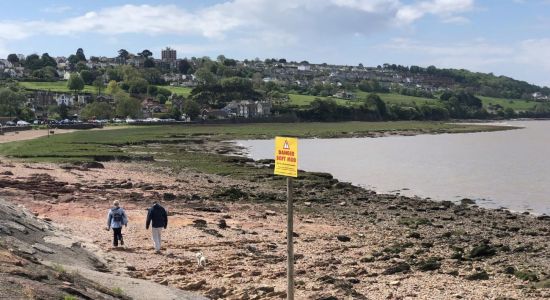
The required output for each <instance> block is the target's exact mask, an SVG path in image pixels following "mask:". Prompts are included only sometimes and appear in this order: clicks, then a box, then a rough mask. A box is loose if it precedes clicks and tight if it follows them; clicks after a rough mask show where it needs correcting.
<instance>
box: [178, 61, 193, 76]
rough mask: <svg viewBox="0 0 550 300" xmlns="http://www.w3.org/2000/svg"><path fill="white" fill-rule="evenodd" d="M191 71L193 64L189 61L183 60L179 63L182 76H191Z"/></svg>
mask: <svg viewBox="0 0 550 300" xmlns="http://www.w3.org/2000/svg"><path fill="white" fill-rule="evenodd" d="M190 70H191V64H190V63H189V61H187V59H183V60H181V61H180V62H179V63H178V71H179V72H180V73H181V74H189V73H188V72H189V71H190Z"/></svg>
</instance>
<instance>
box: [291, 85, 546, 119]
mask: <svg viewBox="0 0 550 300" xmlns="http://www.w3.org/2000/svg"><path fill="white" fill-rule="evenodd" d="M546 107H547V106H544V107H541V108H539V110H538V114H537V116H541V115H543V114H545V113H547V111H546V110H545V109H546ZM548 107H550V105H548ZM293 110H294V109H291V108H283V109H281V111H280V112H281V113H288V112H291V111H293ZM548 113H550V109H549V110H548ZM297 114H298V117H299V118H301V119H302V120H309V121H350V120H355V121H383V120H447V119H449V118H454V119H486V118H494V117H495V115H491V114H489V113H488V112H487V111H486V110H485V109H484V108H483V106H482V102H481V100H480V99H479V98H477V97H475V96H474V95H473V94H471V93H469V92H467V91H463V90H459V91H455V92H447V93H444V94H442V95H441V96H440V98H439V99H438V101H434V103H424V104H421V105H416V104H390V105H387V104H386V103H385V102H384V101H383V100H382V99H381V98H380V97H379V96H378V95H376V94H369V95H368V96H367V98H366V99H364V100H363V101H362V102H360V103H359V104H358V105H355V106H343V105H338V104H337V102H336V101H335V100H333V99H319V98H317V99H315V100H314V101H313V102H312V103H311V104H310V105H309V106H308V107H307V108H306V109H301V110H297ZM497 116H498V117H508V118H510V117H515V116H518V115H517V114H516V113H515V112H514V110H513V109H505V110H501V111H499V112H498V114H497ZM522 116H524V115H522ZM533 116H534V115H533Z"/></svg>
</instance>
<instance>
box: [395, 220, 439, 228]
mask: <svg viewBox="0 0 550 300" xmlns="http://www.w3.org/2000/svg"><path fill="white" fill-rule="evenodd" d="M397 223H398V224H399V225H405V226H407V227H409V228H414V229H415V228H418V226H421V225H431V224H432V222H431V221H430V220H429V219H426V218H401V219H399V221H398V222H397Z"/></svg>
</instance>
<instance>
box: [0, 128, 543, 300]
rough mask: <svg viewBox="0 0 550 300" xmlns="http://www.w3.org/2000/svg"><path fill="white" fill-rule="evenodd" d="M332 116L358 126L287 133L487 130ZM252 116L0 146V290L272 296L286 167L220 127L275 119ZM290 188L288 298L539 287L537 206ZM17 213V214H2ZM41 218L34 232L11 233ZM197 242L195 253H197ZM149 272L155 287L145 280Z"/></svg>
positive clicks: (303, 179) (281, 247)
mask: <svg viewBox="0 0 550 300" xmlns="http://www.w3.org/2000/svg"><path fill="white" fill-rule="evenodd" d="M262 126H264V127H262ZM269 126H271V125H269ZM342 126H344V125H342ZM345 126H355V127H354V128H352V129H353V130H351V128H346V129H342V128H336V129H334V126H333V127H332V129H331V130H332V131H331V132H330V133H327V132H328V131H327V130H325V134H326V135H323V134H304V135H300V134H293V135H294V136H325V137H326V136H384V135H387V134H419V133H441V132H456V131H459V132H464V131H466V132H468V131H480V130H494V128H485V127H483V128H482V127H476V128H471V127H470V128H469V129H465V128H467V126H466V125H455V126H459V127H445V128H442V126H439V127H438V125H430V126H432V128H431V129H428V128H426V127H423V128H420V129H419V128H416V129H415V128H413V127H415V126H417V125H415V124H414V122H413V123H408V124H406V127H407V128H404V127H405V124H397V125H395V124H394V125H393V128H391V129H387V128H386V129H384V128H382V129H372V127H371V128H370V130H369V128H367V127H365V128H362V130H359V129H358V128H357V126H363V125H357V124H355V125H349V124H346V125H345ZM369 126H370V125H369ZM373 126H382V125H373ZM384 126H387V125H384ZM422 126H427V125H422ZM444 126H449V125H444ZM257 127H260V129H258V128H256V129H255V130H256V131H255V132H254V134H250V130H248V133H247V134H241V133H243V132H247V128H243V127H242V126H235V127H232V128H230V129H227V128H226V129H223V130H222V129H216V128H212V127H200V126H199V127H198V128H192V129H185V130H182V129H178V128H171V127H170V128H164V129H158V128H156V127H154V128H153V127H148V128H137V129H136V128H125V129H116V130H108V131H88V132H75V133H67V134H62V135H55V136H54V137H50V138H39V139H34V140H28V141H20V142H15V143H8V144H2V145H0V153H1V154H2V155H3V156H4V157H3V158H2V159H1V163H0V174H2V175H0V187H1V188H2V189H1V190H0V198H2V199H4V200H5V201H6V202H2V203H3V204H2V206H0V207H1V208H2V213H3V214H5V215H6V217H4V218H3V221H0V231H1V235H0V273H1V274H2V276H1V277H2V280H11V281H9V282H10V283H9V285H4V284H3V285H2V287H0V295H2V296H4V295H15V296H20V297H27V298H29V299H31V298H32V297H31V296H33V295H34V296H36V295H43V297H42V298H43V299H59V297H60V296H61V299H63V297H68V296H70V297H75V298H67V299H79V298H80V299H85V298H86V297H85V296H87V297H89V298H98V299H100V298H101V299H116V298H134V299H148V297H149V299H151V295H152V294H151V293H153V292H155V293H160V292H162V293H163V294H160V295H163V296H166V298H170V297H172V296H173V295H176V294H173V293H177V291H178V290H185V291H188V292H190V294H181V295H179V296H173V297H176V298H178V297H179V298H181V299H184V297H195V296H193V295H202V296H205V297H208V298H210V299H281V298H285V296H286V294H285V288H286V268H285V266H286V255H285V252H286V232H285V230H286V215H285V211H286V210H285V208H286V202H285V190H284V178H280V177H278V176H273V175H272V171H273V169H272V168H273V166H272V161H270V160H264V161H252V160H250V159H248V158H245V157H243V156H242V149H238V148H236V147H235V145H234V144H232V143H231V142H228V140H231V139H234V138H241V137H250V138H257V137H263V138H270V137H272V136H273V132H274V131H275V127H276V126H274V129H273V131H271V129H269V130H267V129H266V128H268V125H266V124H264V125H260V126H257ZM336 127H337V126H336ZM327 128H328V127H327ZM452 128H454V129H452ZM457 128H460V129H458V130H457ZM302 129H303V127H302ZM340 129H342V130H340ZM344 131H345V133H343V132H344ZM284 133H285V132H283V134H284ZM288 134H292V133H288ZM2 138H3V137H0V139H2ZM96 161H100V162H99V163H98V162H96ZM295 189H296V190H295V206H296V210H295V235H294V236H295V251H296V254H295V257H296V263H295V270H296V298H297V299H545V298H549V297H550V274H549V273H550V217H547V216H536V215H530V214H517V213H512V212H510V211H507V210H505V209H499V210H490V209H484V208H480V207H477V206H476V205H475V203H473V202H472V201H470V200H468V199H463V201H461V202H460V203H453V202H449V201H444V202H434V201H430V200H426V199H419V198H407V197H403V196H400V195H382V194H376V193H375V192H373V191H368V190H365V189H362V188H359V187H356V186H353V185H351V184H349V183H345V182H340V181H338V180H337V179H335V178H333V177H332V176H331V175H330V174H326V173H315V172H300V174H299V177H298V178H297V179H296V180H295ZM115 199H118V200H120V201H121V203H122V206H123V207H124V208H125V209H126V211H127V213H128V215H129V219H130V223H129V226H128V227H127V228H124V230H123V233H124V234H125V242H126V245H125V246H124V247H122V248H117V249H112V247H111V240H110V239H111V234H112V233H111V232H107V231H105V230H104V227H105V223H106V220H105V219H106V214H107V210H108V209H109V207H110V205H111V203H112V201H113V200H115ZM152 200H160V201H161V202H162V204H163V205H164V206H165V207H166V208H167V209H168V211H169V214H170V217H169V218H170V221H169V226H168V230H166V231H165V232H164V233H163V239H164V242H163V248H164V249H163V251H162V254H154V250H153V247H152V241H151V239H150V232H149V231H146V230H145V226H144V225H145V224H144V223H145V216H146V208H147V207H148V206H149V205H150V204H151V201H152ZM20 206H24V207H25V208H26V209H28V210H29V212H27V213H25V210H24V209H23V208H22V207H20ZM14 215H25V217H11V218H12V219H9V218H8V217H9V216H14ZM29 224H34V225H29ZM37 224H41V225H37ZM21 226H23V228H21ZM32 226H34V227H32ZM40 226H45V227H44V228H45V229H44V230H46V231H43V230H42V231H40V230H39V231H40V232H42V233H41V234H40V235H38V234H25V233H24V232H25V230H26V231H27V232H34V231H31V230H30V229H29V228H35V227H40ZM50 231H51V232H52V233H51V234H50V233H48V232H50ZM44 232H46V233H47V234H45V235H47V236H56V237H57V238H52V237H49V238H46V237H45V236H44V234H43V233H44ZM60 241H62V242H60ZM197 251H202V252H203V253H204V254H205V256H206V257H207V258H208V264H207V266H206V267H204V268H200V267H197V263H196V259H195V256H194V254H195V253H196V252H197ZM52 261H53V262H55V264H52V263H51V262H52ZM48 262H50V263H48ZM63 262H65V263H63ZM75 269H76V271H75V272H71V270H75ZM25 270H26V271H25ZM33 272H39V273H37V274H39V275H40V274H41V275H40V276H38V275H36V274H35V273H33ZM40 272H41V273H40ZM33 274H34V275H33ZM63 274H65V275H63ZM67 274H68V275H67ZM98 274H104V275H105V276H113V277H112V278H110V279H109V280H106V279H105V278H104V277H102V276H103V275H98ZM69 275H71V276H69ZM63 276H65V277H63ZM128 277H129V278H128ZM79 278H82V279H79ZM129 280H140V281H139V283H136V284H133V285H132V284H130V283H128V282H129ZM29 282H33V284H29ZM83 282H84V283H83ZM136 282H138V281H136ZM147 283H151V284H153V283H156V284H158V285H157V286H158V287H159V288H158V289H157V288H156V287H149V288H143V286H144V284H147ZM18 286H19V287H20V288H19V289H18V288H17V287H18ZM23 286H24V287H25V288H23ZM44 286H47V288H44ZM160 287H162V288H165V290H163V289H162V288H160ZM134 289H135V290H139V292H138V293H136V292H135V291H134ZM45 291H48V292H51V293H49V294H47V293H45ZM92 292H93V293H95V294H92ZM86 293H89V294H86ZM27 295H30V296H27ZM83 295H84V296H83ZM93 295H96V296H93ZM156 295H157V296H158V295H159V294H156ZM35 298H40V297H35ZM176 298H174V299H176Z"/></svg>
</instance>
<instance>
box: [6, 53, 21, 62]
mask: <svg viewBox="0 0 550 300" xmlns="http://www.w3.org/2000/svg"><path fill="white" fill-rule="evenodd" d="M7 59H8V61H9V62H10V63H12V64H15V63H18V62H19V56H17V54H15V53H12V54H9V55H8V58H7Z"/></svg>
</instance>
